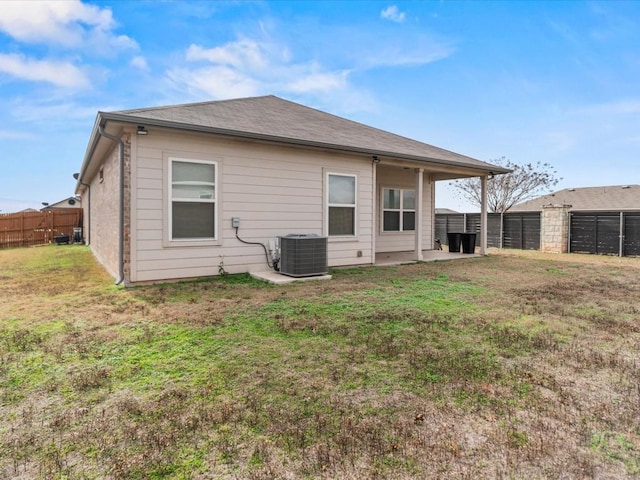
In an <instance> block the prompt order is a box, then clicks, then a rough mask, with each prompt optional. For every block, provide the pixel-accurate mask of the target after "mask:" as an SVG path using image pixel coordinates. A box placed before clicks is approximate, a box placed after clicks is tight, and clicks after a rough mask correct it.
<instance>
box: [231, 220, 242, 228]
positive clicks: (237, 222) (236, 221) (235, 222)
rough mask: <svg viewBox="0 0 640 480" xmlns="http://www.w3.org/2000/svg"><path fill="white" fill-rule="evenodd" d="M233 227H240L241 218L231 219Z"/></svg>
mask: <svg viewBox="0 0 640 480" xmlns="http://www.w3.org/2000/svg"><path fill="white" fill-rule="evenodd" d="M231 227H233V228H238V227H240V217H231Z"/></svg>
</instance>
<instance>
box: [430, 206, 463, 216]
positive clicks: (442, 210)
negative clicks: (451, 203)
mask: <svg viewBox="0 0 640 480" xmlns="http://www.w3.org/2000/svg"><path fill="white" fill-rule="evenodd" d="M454 213H460V212H456V211H455V210H451V209H450V208H436V215H451V214H454Z"/></svg>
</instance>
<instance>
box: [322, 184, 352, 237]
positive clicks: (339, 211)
mask: <svg viewBox="0 0 640 480" xmlns="http://www.w3.org/2000/svg"><path fill="white" fill-rule="evenodd" d="M356 190H357V189H356V176H355V175H346V174H337V173H329V174H327V193H328V202H327V204H328V205H327V209H328V231H329V232H328V233H329V235H330V236H354V235H355V234H356Z"/></svg>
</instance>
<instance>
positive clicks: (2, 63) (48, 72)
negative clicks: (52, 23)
mask: <svg viewBox="0 0 640 480" xmlns="http://www.w3.org/2000/svg"><path fill="white" fill-rule="evenodd" d="M0 72H4V73H6V74H8V75H11V76H12V77H15V78H18V79H22V80H29V81H34V82H47V83H52V84H54V85H57V86H59V87H68V88H78V87H86V86H87V85H88V84H89V81H88V79H87V77H86V75H85V74H84V72H83V71H82V70H80V69H79V68H78V67H76V66H75V65H72V64H71V63H68V62H60V61H53V60H34V59H30V58H27V57H25V56H24V55H18V54H3V53H0Z"/></svg>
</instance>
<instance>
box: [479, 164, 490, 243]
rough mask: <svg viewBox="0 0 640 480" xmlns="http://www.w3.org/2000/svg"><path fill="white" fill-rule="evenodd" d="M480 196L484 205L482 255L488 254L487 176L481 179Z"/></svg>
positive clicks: (481, 210) (481, 232)
mask: <svg viewBox="0 0 640 480" xmlns="http://www.w3.org/2000/svg"><path fill="white" fill-rule="evenodd" d="M480 196H481V198H482V203H481V207H480V255H486V254H487V224H488V220H489V217H488V215H487V176H486V175H483V176H482V177H480Z"/></svg>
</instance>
